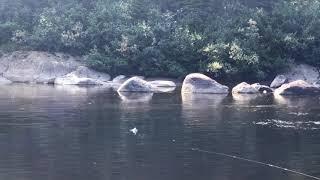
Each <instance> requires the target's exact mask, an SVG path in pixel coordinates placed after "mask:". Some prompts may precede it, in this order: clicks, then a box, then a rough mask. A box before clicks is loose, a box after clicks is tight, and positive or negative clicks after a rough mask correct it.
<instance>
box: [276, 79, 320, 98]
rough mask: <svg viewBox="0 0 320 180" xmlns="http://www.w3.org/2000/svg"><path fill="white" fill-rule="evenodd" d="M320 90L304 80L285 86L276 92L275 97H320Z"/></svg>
mask: <svg viewBox="0 0 320 180" xmlns="http://www.w3.org/2000/svg"><path fill="white" fill-rule="evenodd" d="M318 94H320V88H318V87H316V86H314V85H311V84H309V83H308V82H306V81H303V80H297V81H294V82H290V83H288V84H284V85H282V86H281V87H279V88H278V89H276V90H275V95H318Z"/></svg>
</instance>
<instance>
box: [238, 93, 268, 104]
mask: <svg viewBox="0 0 320 180" xmlns="http://www.w3.org/2000/svg"><path fill="white" fill-rule="evenodd" d="M259 97H262V95H261V94H236V93H235V94H232V98H233V100H234V101H235V103H236V104H242V103H249V102H250V101H254V100H256V99H257V98H259Z"/></svg>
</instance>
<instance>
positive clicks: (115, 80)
mask: <svg viewBox="0 0 320 180" xmlns="http://www.w3.org/2000/svg"><path fill="white" fill-rule="evenodd" d="M126 80H127V77H126V76H124V75H119V76H117V77H115V78H113V80H112V83H124V82H125V81H126Z"/></svg>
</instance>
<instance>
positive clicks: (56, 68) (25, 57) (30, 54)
mask: <svg viewBox="0 0 320 180" xmlns="http://www.w3.org/2000/svg"><path fill="white" fill-rule="evenodd" d="M79 60H80V58H76V57H72V56H68V55H65V54H59V53H57V54H50V53H46V52H38V51H26V52H22V51H17V52H14V53H11V54H6V55H4V56H2V57H1V58H0V74H2V75H3V77H4V78H6V79H8V80H10V81H12V82H24V83H52V82H53V81H54V79H55V78H57V77H61V76H64V75H66V74H68V73H70V72H72V71H74V70H76V69H77V67H79V66H80V65H81V63H80V62H79Z"/></svg>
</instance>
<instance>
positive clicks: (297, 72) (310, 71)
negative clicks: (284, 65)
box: [284, 64, 320, 84]
mask: <svg viewBox="0 0 320 180" xmlns="http://www.w3.org/2000/svg"><path fill="white" fill-rule="evenodd" d="M284 76H285V77H287V78H288V82H293V81H297V80H303V81H306V82H307V83H309V84H312V83H314V82H316V81H317V80H319V77H320V74H319V70H318V69H317V68H316V67H313V66H310V65H306V64H299V65H295V64H293V65H292V67H291V68H290V70H289V71H288V72H287V73H285V74H284Z"/></svg>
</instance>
